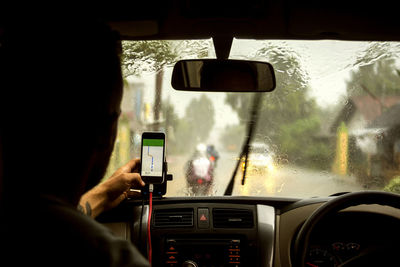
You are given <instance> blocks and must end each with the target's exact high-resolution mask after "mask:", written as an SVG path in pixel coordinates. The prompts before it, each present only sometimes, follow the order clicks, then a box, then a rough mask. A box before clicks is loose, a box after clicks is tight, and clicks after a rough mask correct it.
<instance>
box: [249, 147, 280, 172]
mask: <svg viewBox="0 0 400 267" xmlns="http://www.w3.org/2000/svg"><path fill="white" fill-rule="evenodd" d="M244 168H245V158H244V157H242V171H243V170H244ZM274 169H275V162H274V153H273V152H272V151H271V150H270V148H269V147H268V145H267V144H265V143H252V144H251V145H250V148H249V155H248V158H247V170H246V171H248V172H250V173H254V174H255V173H259V174H264V173H265V172H271V171H273V170H274Z"/></svg>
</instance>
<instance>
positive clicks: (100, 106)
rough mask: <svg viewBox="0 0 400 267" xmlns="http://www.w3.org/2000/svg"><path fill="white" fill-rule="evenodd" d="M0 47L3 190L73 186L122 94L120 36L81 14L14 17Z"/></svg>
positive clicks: (103, 133)
mask: <svg viewBox="0 0 400 267" xmlns="http://www.w3.org/2000/svg"><path fill="white" fill-rule="evenodd" d="M64 19H65V18H64ZM0 50H1V52H0V53H1V60H2V61H3V63H1V64H2V68H1V71H2V72H3V74H4V76H3V75H2V77H5V78H4V79H3V78H2V79H1V83H2V84H1V86H2V92H1V104H0V109H1V110H0V111H1V114H0V116H1V118H2V122H3V128H2V130H1V133H0V139H1V140H2V150H3V151H2V155H1V158H2V160H3V162H2V163H3V168H4V171H3V175H4V181H5V182H4V184H5V186H7V185H8V186H9V187H10V188H7V189H6V190H5V191H7V193H11V194H13V193H15V192H10V191H12V190H13V189H12V188H11V187H15V186H17V185H18V184H20V185H23V186H24V187H32V188H31V189H29V190H37V191H39V192H41V193H47V191H51V190H53V191H54V188H55V187H58V190H61V191H62V190H65V191H71V190H74V188H76V186H78V184H79V183H81V182H82V181H79V179H81V177H82V175H83V174H82V171H83V170H84V167H85V166H84V165H87V164H89V162H88V161H89V160H90V158H91V155H92V154H93V153H95V152H96V149H98V147H97V146H98V145H99V144H98V142H97V139H98V137H101V136H102V135H109V132H110V129H109V128H110V121H109V120H111V119H112V118H113V116H115V114H110V109H109V107H110V102H111V99H112V97H113V95H115V94H117V95H118V94H121V93H122V92H121V90H122V75H121V67H120V60H119V53H120V52H121V49H120V41H119V38H118V35H117V34H115V33H114V32H112V31H111V30H110V29H109V28H108V27H107V26H105V25H104V24H102V23H98V22H93V21H91V20H86V19H78V18H70V19H69V20H68V21H67V22H66V21H64V20H63V19H59V20H57V19H55V20H53V21H47V20H43V21H38V20H36V21H24V22H23V23H17V24H13V23H12V22H10V23H8V24H7V23H6V24H4V34H3V36H2V44H1V48H0ZM107 137H108V136H105V139H107ZM74 174H75V175H74ZM100 178H101V177H100ZM14 190H15V189H14Z"/></svg>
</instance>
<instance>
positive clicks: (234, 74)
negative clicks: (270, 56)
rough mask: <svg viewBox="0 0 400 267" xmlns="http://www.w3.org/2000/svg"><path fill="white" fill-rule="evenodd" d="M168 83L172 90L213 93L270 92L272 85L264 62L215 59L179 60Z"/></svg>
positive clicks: (272, 76) (271, 72) (272, 78)
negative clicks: (170, 84)
mask: <svg viewBox="0 0 400 267" xmlns="http://www.w3.org/2000/svg"><path fill="white" fill-rule="evenodd" d="M171 83H172V87H173V88H174V89H176V90H183V91H213V92H271V91H273V90H274V89H275V85H276V84H275V74H274V69H273V67H272V65H271V64H269V63H267V62H259V61H247V60H219V59H193V60H180V61H178V62H177V63H176V64H175V66H174V70H173V73H172V81H171Z"/></svg>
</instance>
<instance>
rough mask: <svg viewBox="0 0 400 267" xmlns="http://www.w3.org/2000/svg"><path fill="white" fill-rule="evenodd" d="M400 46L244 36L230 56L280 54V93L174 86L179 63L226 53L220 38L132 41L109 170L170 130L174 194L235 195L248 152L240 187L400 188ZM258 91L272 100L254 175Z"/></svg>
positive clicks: (316, 192)
mask: <svg viewBox="0 0 400 267" xmlns="http://www.w3.org/2000/svg"><path fill="white" fill-rule="evenodd" d="M399 55H400V43H393V42H348V41H329V40H324V41H283V40H275V41H263V40H238V39H235V40H234V42H233V45H232V50H231V53H230V58H232V59H247V60H258V61H267V62H270V63H271V64H272V65H273V67H274V68H275V75H276V81H277V87H276V89H275V91H273V92H270V93H261V94H260V93H258V94H257V95H255V94H254V93H214V92H209V93H200V92H182V91H175V90H174V89H172V88H171V73H172V67H173V63H174V62H176V61H177V60H179V59H183V58H185V59H188V58H215V53H214V49H213V44H212V40H211V39H210V40H184V41H182V40H180V41H124V42H123V58H122V60H123V70H124V76H125V88H124V98H123V101H122V114H121V117H120V121H119V131H118V137H117V141H116V144H115V149H114V152H113V155H112V158H111V161H110V165H109V168H108V173H111V172H112V171H114V170H115V169H116V168H117V167H118V166H119V165H122V164H123V163H124V162H126V161H127V160H128V159H129V158H131V157H139V156H140V139H141V133H142V132H144V131H163V132H164V133H165V134H166V157H167V161H168V164H169V165H168V172H169V173H171V174H173V178H174V180H173V181H172V182H169V183H168V190H167V195H166V196H194V195H210V196H220V195H223V194H224V191H225V188H226V187H227V185H228V183H229V180H230V178H231V176H232V173H233V172H234V169H235V166H236V165H237V163H238V161H240V165H239V166H240V167H239V168H238V172H237V176H238V177H237V178H236V182H235V185H234V189H233V195H249V196H256V195H257V196H284V197H312V196H328V195H331V194H334V193H339V192H349V191H359V190H367V189H378V190H388V191H395V192H396V190H397V191H399V190H400V189H397V188H400V181H399V180H400V178H397V179H396V177H397V176H398V175H400V115H399V114H400V61H399ZM254 97H257V98H261V104H260V108H259V113H258V116H257V123H256V128H255V132H254V135H253V139H252V140H251V143H250V148H249V151H250V154H249V156H248V159H247V165H246V180H245V184H244V185H242V184H241V180H242V176H243V171H244V169H245V168H244V165H245V159H244V158H243V157H242V158H240V157H239V155H240V151H241V149H242V146H243V143H244V142H245V140H246V135H247V125H248V123H249V120H250V117H251V109H252V101H253V98H254ZM199 147H201V148H202V149H201V150H202V151H199ZM199 155H201V156H199ZM399 177H400V176H399ZM199 188H200V189H204V188H206V190H200V189H199ZM399 192H400V191H399Z"/></svg>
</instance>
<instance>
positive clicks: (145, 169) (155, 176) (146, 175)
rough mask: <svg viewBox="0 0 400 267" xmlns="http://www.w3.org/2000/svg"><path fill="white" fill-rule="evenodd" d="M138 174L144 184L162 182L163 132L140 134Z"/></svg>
mask: <svg viewBox="0 0 400 267" xmlns="http://www.w3.org/2000/svg"><path fill="white" fill-rule="evenodd" d="M140 159H141V161H140V162H141V168H140V175H141V176H142V179H143V181H144V182H145V183H146V184H162V183H163V182H164V161H165V160H164V159H165V134H164V133H161V132H144V133H143V134H142V149H141V157H140Z"/></svg>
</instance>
